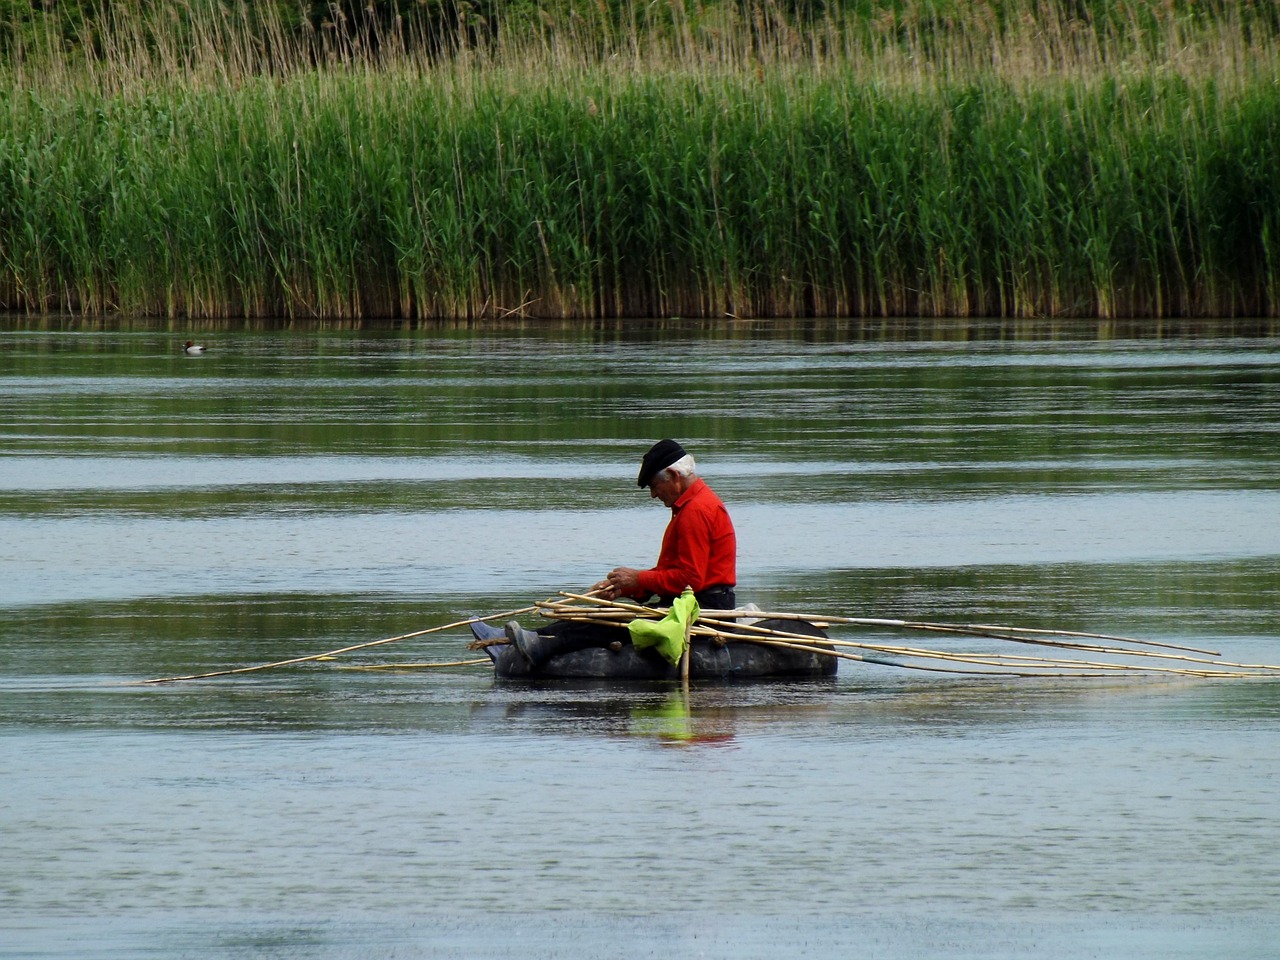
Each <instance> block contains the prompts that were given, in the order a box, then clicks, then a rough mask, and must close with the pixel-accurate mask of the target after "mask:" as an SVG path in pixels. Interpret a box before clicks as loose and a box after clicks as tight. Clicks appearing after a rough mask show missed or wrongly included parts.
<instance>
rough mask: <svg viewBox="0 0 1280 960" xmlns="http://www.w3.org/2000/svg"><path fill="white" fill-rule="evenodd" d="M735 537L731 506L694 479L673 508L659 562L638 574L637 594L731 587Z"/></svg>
mask: <svg viewBox="0 0 1280 960" xmlns="http://www.w3.org/2000/svg"><path fill="white" fill-rule="evenodd" d="M737 563H738V538H737V535H736V534H735V533H734V532H733V521H731V520H730V519H729V511H728V510H726V509H725V506H724V504H723V503H722V502H721V501H720V498H719V497H717V496H716V495H715V493H714V491H712V489H711V488H710V487H709V486H707V484H706V482H705V481H704V480H701V479H698V480H695V481H694V482H693V484H692V485H690V487H689V489H688V490H686V491H685V492H684V493H682V494H681V495H680V498H679V499H678V500H676V502H675V504H674V505H673V506H672V507H671V520H670V522H669V523H668V524H667V530H666V532H665V533H664V534H663V535H662V550H661V551H660V552H659V554H658V563H657V566H655V567H653V568H652V569H651V570H641V571H640V575H639V577H638V578H637V580H638V583H639V587H640V590H639V593H640V594H642V595H643V596H642V597H641V599H644V598H647V597H649V595H650V594H654V593H656V594H658V595H659V596H662V597H678V596H679V595H680V593H681V591H683V590H684V588H685V587H693V589H694V592H695V593H696V592H697V591H699V590H703V589H705V588H707V587H717V586H726V587H732V586H734V584H736V583H737V581H738V573H737Z"/></svg>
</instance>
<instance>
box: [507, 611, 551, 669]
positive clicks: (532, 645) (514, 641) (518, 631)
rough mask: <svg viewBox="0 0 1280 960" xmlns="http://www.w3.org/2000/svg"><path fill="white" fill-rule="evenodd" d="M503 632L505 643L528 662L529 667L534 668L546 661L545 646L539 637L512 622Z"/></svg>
mask: <svg viewBox="0 0 1280 960" xmlns="http://www.w3.org/2000/svg"><path fill="white" fill-rule="evenodd" d="M503 632H504V633H505V634H506V637H507V642H508V643H510V644H511V645H512V646H513V647H515V648H516V652H517V653H519V654H520V656H522V657H524V658H525V660H526V661H528V664H529V666H531V667H536V666H538V665H539V664H540V663H542V661H544V660H546V659H547V656H548V651H547V650H546V649H545V647H546V644H544V643H543V637H542V636H541V635H539V634H537V633H534V632H533V631H532V630H526V629H525V628H524V627H522V626H520V624H518V623H517V622H516V621H514V620H511V621H509V622H508V623H507V628H506V630H505V631H503Z"/></svg>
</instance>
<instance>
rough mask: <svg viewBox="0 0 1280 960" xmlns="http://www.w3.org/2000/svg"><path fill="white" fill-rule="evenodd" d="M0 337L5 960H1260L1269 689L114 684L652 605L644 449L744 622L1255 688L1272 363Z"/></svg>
mask: <svg viewBox="0 0 1280 960" xmlns="http://www.w3.org/2000/svg"><path fill="white" fill-rule="evenodd" d="M0 329H2V331H3V332H0V784H2V785H3V786H2V790H3V796H2V798H0V865H2V872H0V957H5V958H16V957H32V958H36V957H38V958H94V957H102V958H123V957H140V956H156V957H166V958H168V957H186V956H190V957H212V958H242V957H243V958H249V957H263V956H270V957H279V958H287V960H296V958H324V960H337V958H355V957H430V958H436V957H441V958H443V957H476V958H507V957H510V958H528V957H547V958H551V957H563V958H573V960H577V958H598V957H615V958H640V957H662V958H669V957H716V958H752V957H760V958H765V957H770V958H772V957H782V956H786V957H821V958H828V957H832V958H834V957H874V958H887V960H898V958H902V960H914V958H921V957H938V958H942V957H948V958H949V957H961V958H979V957H982V958H1022V957H1053V958H1076V957H1080V958H1084V957H1125V958H1134V957H1141V958H1153V960H1154V958H1184V957H1185V958H1204V957H1215V958H1258V960H1262V958H1271V957H1274V956H1275V955H1276V943H1277V942H1280V882H1278V876H1277V864H1278V863H1280V820H1278V817H1280V800H1278V799H1277V798H1278V797H1280V750H1277V748H1276V744H1277V743H1278V742H1280V740H1278V739H1277V738H1278V736H1280V682H1277V681H1270V680H1258V681H1254V680H1235V681H1227V680H1192V679H1186V678H1164V679H1161V678H1154V677H1145V678H1138V677H1130V678H1118V679H1109V680H1082V679H1034V680H1028V679H1015V678H1000V677H976V676H951V675H946V674H936V673H924V672H917V671H908V670H902V669H896V668H893V667H888V666H876V665H866V664H855V663H848V662H845V663H842V664H841V667H840V672H839V675H838V677H837V678H836V679H835V680H834V681H822V682H813V683H772V684H757V685H749V686H746V685H744V686H731V687H700V686H696V685H695V686H694V687H693V688H692V689H691V690H690V691H689V692H688V694H687V695H686V694H685V693H684V692H683V691H681V690H679V689H678V688H670V687H663V686H627V685H616V684H615V685H610V684H598V685H573V684H549V685H543V686H532V687H530V686H523V685H504V684H498V683H495V681H494V679H493V677H492V674H491V672H490V671H487V670H486V669H484V668H483V667H477V666H472V667H452V668H446V669H436V670H432V669H403V670H368V669H352V668H358V667H368V666H373V665H383V664H391V663H397V662H401V663H422V662H431V661H451V660H457V659H462V658H466V657H468V656H472V654H470V653H469V651H467V650H466V641H467V639H468V636H467V634H466V632H465V631H464V630H461V629H456V630H450V631H445V632H442V633H435V634H430V635H428V636H424V637H420V638H416V639H411V640H405V641H402V642H398V643H393V644H387V645H382V646H378V647H371V648H366V649H364V650H361V651H357V652H355V653H353V654H351V655H350V656H346V657H343V658H339V659H338V660H336V661H322V662H318V663H308V664H303V665H300V666H297V667H291V668H279V669H272V670H266V671H261V672H256V673H249V674H244V675H241V676H231V677H221V678H216V679H209V680H204V681H199V682H188V683H174V684H166V685H142V684H139V683H138V681H141V680H145V679H148V678H156V677H166V676H173V675H178V674H190V673H198V672H204V671H214V670H222V669H228V668H232V667H238V666H245V665H253V664H261V663H269V662H273V661H276V660H282V659H286V658H291V657H298V656H307V655H311V654H317V653H321V652H323V651H327V650H333V649H337V648H340V647H344V646H347V645H351V644H360V643H365V642H368V641H373V640H377V639H381V638H385V637H392V636H397V635H400V634H403V633H407V632H410V631H416V630H421V629H424V628H428V627H432V626H436V625H442V624H447V623H451V622H454V621H457V620H459V619H462V618H465V617H466V616H468V615H471V614H490V613H496V612H499V611H504V610H511V609H516V608H521V607H524V606H526V605H528V604H530V603H532V602H533V601H535V600H540V599H543V598H545V597H550V596H554V595H556V594H557V592H558V591H561V590H569V591H572V590H578V589H580V588H583V587H585V586H587V585H589V584H590V583H592V582H593V581H594V580H596V579H597V578H598V577H600V576H601V575H602V574H603V573H604V572H605V571H607V570H608V569H609V568H610V567H612V566H614V565H616V564H617V563H627V564H630V565H647V564H648V563H650V562H652V560H653V559H654V557H655V556H656V551H657V544H658V541H659V539H660V537H661V532H662V529H663V526H664V525H665V522H666V511H665V510H663V509H662V507H661V506H660V505H659V504H658V503H656V501H650V500H649V499H648V497H647V495H646V493H645V492H644V491H640V490H638V489H637V487H636V485H635V473H636V468H637V465H638V460H639V457H640V455H641V454H642V453H643V451H644V450H645V449H646V448H647V447H648V445H649V444H650V443H652V442H653V441H654V440H657V439H659V438H661V437H664V436H671V437H676V438H678V439H680V440H681V441H683V442H684V443H685V445H686V446H687V447H688V448H689V449H690V450H691V451H692V452H693V453H694V454H695V456H697V458H698V460H699V464H700V468H701V472H702V474H703V476H704V477H706V478H707V480H708V481H709V482H710V483H711V485H712V486H713V487H714V488H715V489H716V490H717V492H719V493H720V495H721V496H722V498H723V499H724V500H725V501H726V502H727V504H728V505H729V507H730V509H731V511H732V513H733V516H734V519H735V522H736V524H737V528H738V533H739V542H740V557H739V591H738V593H739V598H740V600H742V601H744V602H745V601H754V602H756V603H758V604H759V605H761V606H763V607H765V608H766V609H785V610H795V611H802V612H809V613H825V614H838V615H845V616H869V617H888V618H921V619H928V620H941V621H960V622H974V621H981V622H994V623H1009V624H1015V625H1020V626H1034V627H1054V628H1063V629H1072V630H1084V631H1099V632H1106V633H1120V634H1125V635H1136V636H1140V637H1146V638H1151V639H1156V640H1163V641H1172V642H1177V643H1185V644H1191V645H1195V646H1207V647H1210V648H1213V649H1215V650H1220V651H1222V653H1223V654H1224V656H1226V657H1227V658H1229V659H1232V660H1242V661H1247V662H1262V663H1277V662H1280V622H1278V620H1280V566H1278V561H1280V339H1274V338H1272V337H1257V336H1242V335H1239V334H1238V333H1234V332H1233V331H1231V330H1229V329H1228V330H1222V331H1219V335H1216V336H1212V337H1205V338H1191V337H1185V336H1184V337H1179V336H1165V337H1154V336H1151V337H1143V338H1132V339H1124V338H1121V337H1119V336H1117V335H1116V331H1115V330H1113V329H1110V328H1106V327H1101V328H1099V327H1095V328H1092V329H1087V330H1080V329H1072V328H1069V327H1068V328H1059V327H1035V326H1033V327H1030V328H1025V329H1024V328H1022V327H1018V326H1007V327H1006V326H1000V325H992V326H991V327H987V328H978V329H974V328H971V327H969V326H968V325H964V326H947V325H945V324H944V325H940V326H939V327H937V328H933V329H922V328H920V327H910V328H886V329H885V330H883V331H879V332H878V333H877V335H875V336H868V335H867V334H866V333H865V332H864V331H862V330H858V329H854V328H850V327H847V326H844V325H841V324H836V323H829V324H828V323H812V324H733V325H726V326H723V327H716V328H714V329H711V330H700V329H697V328H696V327H693V326H690V325H685V324H681V323H678V322H671V323H666V324H647V325H624V324H618V325H614V324H598V325H586V326H564V327H561V326H557V325H545V326H537V325H534V326H527V327H521V326H512V327H509V328H502V329H498V330H493V329H490V330H480V329H469V328H467V327H465V326H459V327H442V328H427V329H399V328H395V327H390V326H386V327H377V328H373V329H351V328H346V327H342V326H339V325H334V326H325V325H321V324H311V325H308V324H295V325H288V324H278V325H270V324H265V325H249V324H235V323H222V324H210V325H208V326H207V327H206V328H204V329H202V330H200V331H198V333H199V334H203V337H202V338H201V340H202V342H203V343H206V344H207V345H208V346H209V351H208V352H207V353H206V354H205V355H204V356H201V357H186V356H183V355H181V354H180V352H179V344H180V343H181V341H182V340H184V339H187V337H188V336H195V335H197V334H196V333H190V334H189V333H188V332H187V330H186V329H185V328H178V327H177V326H176V325H175V327H174V329H165V328H163V327H162V326H157V325H147V324H138V325H127V324H123V325H114V326H111V325H109V326H94V325H90V324H77V323H75V322H70V321H68V322H65V323H59V322H56V321H55V322H49V323H44V324H41V323H36V322H27V321H10V322H8V323H7V324H6V325H4V326H3V327H2V328H0ZM1271 332H1272V333H1274V331H1271ZM524 619H525V620H526V621H529V622H530V623H534V622H536V621H535V620H534V619H533V618H530V617H528V616H525V617H524ZM836 635H837V636H842V637H848V638H851V639H857V638H858V637H859V636H860V635H859V634H857V633H856V632H850V631H848V630H844V631H836ZM895 639H897V638H895ZM913 639H914V640H918V639H919V638H913ZM928 643H929V644H931V645H933V646H936V647H939V648H944V649H955V650H960V649H966V650H967V649H971V648H974V649H976V648H981V649H984V650H994V649H1002V647H1001V643H1000V641H991V640H987V641H982V640H948V639H945V638H937V637H935V638H932V639H930V640H928ZM1006 646H1007V645H1006Z"/></svg>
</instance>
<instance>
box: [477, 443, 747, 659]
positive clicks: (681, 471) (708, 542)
mask: <svg viewBox="0 0 1280 960" xmlns="http://www.w3.org/2000/svg"><path fill="white" fill-rule="evenodd" d="M636 484H637V485H638V486H641V487H648V488H649V496H651V497H653V498H655V499H657V500H661V501H662V502H663V504H665V505H666V506H668V507H670V508H671V520H670V521H669V522H668V523H667V530H666V532H665V533H664V534H663V536H662V549H661V551H660V552H659V554H658V562H657V564H656V565H654V566H653V567H650V568H649V569H648V570H637V569H635V568H633V567H615V568H614V569H613V570H611V571H610V572H609V575H608V576H607V577H606V578H605V579H604V580H601V581H600V582H599V583H597V584H596V585H595V587H594V588H593V589H595V590H596V591H598V593H599V596H601V597H604V598H605V599H609V600H612V599H615V598H617V597H629V598H631V599H633V600H640V601H646V600H649V599H650V598H651V597H654V596H656V597H658V599H659V601H660V602H661V603H662V604H663V605H666V604H669V603H670V602H671V600H673V599H674V598H675V597H677V596H679V595H680V594H681V593H682V592H683V591H684V588H685V587H692V588H693V590H694V594H695V595H696V597H697V599H698V605H699V606H700V607H702V608H703V609H707V610H732V609H733V608H734V606H735V604H736V598H735V596H734V585H735V583H736V581H737V557H738V541H737V537H736V536H735V534H734V532H733V522H732V521H731V520H730V519H729V512H728V511H727V510H726V509H725V506H724V504H723V503H722V502H721V501H720V498H719V497H717V496H716V495H715V493H714V492H713V491H712V490H711V488H710V487H709V486H707V483H706V481H705V480H702V479H701V478H700V477H699V476H698V474H697V467H696V464H695V463H694V460H693V457H692V456H690V455H689V454H688V453H686V452H685V450H684V448H683V447H682V446H680V444H678V443H676V441H674V440H660V441H658V442H657V443H655V444H654V445H653V446H652V447H651V448H650V449H649V452H648V453H646V454H645V455H644V461H643V462H642V463H641V464H640V475H639V476H638V477H637V478H636ZM471 629H472V632H473V633H475V635H476V637H477V638H479V639H481V640H493V639H498V638H500V637H501V636H505V637H506V638H507V640H508V642H510V643H511V644H512V645H513V646H514V647H515V648H516V650H518V651H519V652H520V655H521V656H523V657H524V658H525V659H526V660H527V661H529V663H530V664H531V665H532V666H537V665H538V664H540V663H542V662H544V661H545V660H547V659H548V658H550V657H553V656H555V655H556V654H560V653H567V652H569V651H571V650H581V649H583V648H584V647H593V646H604V645H607V644H611V643H627V642H630V635H629V634H628V633H627V632H626V631H625V630H619V629H618V628H617V627H611V626H607V625H601V624H589V623H570V622H568V621H563V620H562V621H557V622H555V623H552V624H549V625H547V626H545V627H542V628H541V629H539V630H538V631H537V632H536V633H535V632H533V631H531V630H525V629H524V628H523V627H521V626H520V624H518V623H517V622H516V621H514V620H512V621H511V622H510V623H508V624H507V626H506V630H504V631H503V632H502V633H499V632H498V631H497V630H496V629H494V628H492V627H487V626H485V625H484V624H472V628H471Z"/></svg>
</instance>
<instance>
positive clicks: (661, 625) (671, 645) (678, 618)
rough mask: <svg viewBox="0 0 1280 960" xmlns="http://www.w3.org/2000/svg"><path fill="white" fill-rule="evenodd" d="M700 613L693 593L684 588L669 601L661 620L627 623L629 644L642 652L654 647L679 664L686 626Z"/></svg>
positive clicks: (637, 620)
mask: <svg viewBox="0 0 1280 960" xmlns="http://www.w3.org/2000/svg"><path fill="white" fill-rule="evenodd" d="M701 612H702V610H701V608H700V607H699V606H698V601H697V599H696V598H695V597H694V595H693V591H692V590H690V589H688V588H687V587H686V588H685V591H684V593H682V594H680V596H678V597H676V598H675V600H673V601H671V609H670V610H669V611H668V612H667V615H666V616H665V617H663V618H662V619H661V620H642V619H639V618H637V619H635V620H632V621H631V622H630V623H629V624H627V629H628V630H630V631H631V642H632V643H634V644H635V645H636V647H637V648H638V649H641V650H643V649H644V648H645V647H656V648H657V649H658V652H659V653H660V654H662V656H663V657H664V658H666V660H667V661H669V662H670V663H679V662H680V657H681V656H682V655H683V654H684V632H685V624H688V623H693V621H695V620H697V619H698V614H699V613H701Z"/></svg>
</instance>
